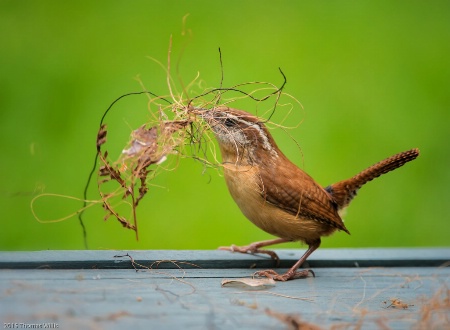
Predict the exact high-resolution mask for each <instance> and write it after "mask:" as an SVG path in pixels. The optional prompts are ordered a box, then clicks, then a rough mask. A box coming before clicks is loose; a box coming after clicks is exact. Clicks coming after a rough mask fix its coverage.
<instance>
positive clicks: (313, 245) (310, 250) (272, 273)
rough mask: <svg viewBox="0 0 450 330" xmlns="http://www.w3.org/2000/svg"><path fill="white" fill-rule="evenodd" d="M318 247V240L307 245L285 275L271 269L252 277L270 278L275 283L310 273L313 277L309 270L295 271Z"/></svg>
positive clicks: (306, 275)
mask: <svg viewBox="0 0 450 330" xmlns="http://www.w3.org/2000/svg"><path fill="white" fill-rule="evenodd" d="M319 246H320V239H319V240H317V241H314V242H313V243H310V244H309V248H308V250H306V252H305V254H303V256H302V257H301V258H300V260H299V261H297V262H296V263H295V265H294V266H292V267H291V268H290V269H289V270H288V271H287V272H286V273H284V274H282V275H280V274H278V273H277V272H276V271H274V270H272V269H268V270H261V271H258V272H256V273H255V274H254V275H253V276H266V277H268V278H271V279H273V280H275V281H283V282H284V281H289V280H293V279H296V278H301V277H308V275H309V273H311V274H312V275H313V276H314V272H313V271H312V270H310V269H305V270H301V271H297V269H298V268H299V267H300V266H301V265H302V264H303V263H304V262H305V261H306V259H307V258H308V257H309V256H310V255H311V253H313V252H314V251H315V250H316V249H317V248H318V247H319Z"/></svg>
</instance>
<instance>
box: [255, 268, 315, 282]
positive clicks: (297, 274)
mask: <svg viewBox="0 0 450 330" xmlns="http://www.w3.org/2000/svg"><path fill="white" fill-rule="evenodd" d="M309 273H311V274H312V276H313V277H316V275H315V274H314V272H313V271H312V270H311V269H305V270H300V271H292V270H288V271H287V272H286V273H284V274H281V275H280V274H278V273H277V272H276V271H274V270H272V269H267V270H260V271H257V272H255V273H254V274H253V276H266V277H268V278H271V279H273V280H275V281H281V282H285V281H289V280H294V279H297V278H305V277H308V275H309Z"/></svg>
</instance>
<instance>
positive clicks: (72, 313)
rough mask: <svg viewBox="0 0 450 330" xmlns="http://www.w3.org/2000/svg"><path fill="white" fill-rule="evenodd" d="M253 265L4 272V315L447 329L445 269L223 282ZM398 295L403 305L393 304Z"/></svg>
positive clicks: (139, 323) (97, 321)
mask: <svg viewBox="0 0 450 330" xmlns="http://www.w3.org/2000/svg"><path fill="white" fill-rule="evenodd" d="M180 266H182V265H180ZM251 272H252V271H250V270H248V269H195V268H191V269H184V270H181V269H163V270H147V271H139V272H135V271H134V270H127V269H60V270H55V269H51V270H50V269H27V270H24V269H22V270H21V269H12V270H9V269H3V270H0V305H1V308H0V318H1V320H2V321H3V322H4V323H12V324H15V323H17V324H20V323H25V324H44V323H46V324H47V322H48V323H50V324H57V325H58V328H59V329H74V328H86V329H124V328H128V327H130V328H154V329H180V328H183V329H203V328H206V329H209V328H211V329H230V328H239V329H284V328H286V329H287V324H286V323H284V322H283V321H282V320H280V319H279V318H277V317H275V316H274V315H278V317H280V318H282V319H283V318H285V319H287V318H288V317H290V318H291V319H295V318H298V319H300V320H303V321H305V322H309V323H313V324H316V325H319V326H321V327H323V328H326V329H329V328H330V327H334V328H336V329H347V328H350V329H353V328H362V329H380V328H383V326H384V327H385V328H392V329H411V328H413V327H414V326H416V327H417V328H418V329H432V328H434V329H445V328H446V326H448V321H449V319H450V306H449V300H448V299H449V298H450V297H449V295H450V293H449V290H448V288H449V287H450V268H448V267H447V268H432V267H428V268H425V267H412V268H409V267H401V268H400V267H394V268H355V267H352V268H320V269H318V270H317V271H316V277H315V278H312V277H310V278H307V279H298V280H295V281H290V282H285V283H277V285H276V286H275V287H273V288H269V289H264V290H245V289H242V288H236V287H221V285H220V283H221V280H222V279H223V278H236V277H248V276H249V275H250V274H251ZM393 298H397V299H400V300H401V301H402V302H403V303H404V304H405V309H403V308H392V307H389V306H390V305H391V304H392V301H391V299H393ZM446 299H447V300H446ZM22 328H24V327H22Z"/></svg>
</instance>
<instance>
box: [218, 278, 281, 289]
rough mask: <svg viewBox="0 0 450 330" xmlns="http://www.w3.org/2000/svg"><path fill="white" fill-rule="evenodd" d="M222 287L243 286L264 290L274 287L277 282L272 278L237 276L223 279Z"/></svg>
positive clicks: (242, 287)
mask: <svg viewBox="0 0 450 330" xmlns="http://www.w3.org/2000/svg"><path fill="white" fill-rule="evenodd" d="M221 285H222V287H225V286H226V287H232V288H241V289H247V290H264V289H269V288H271V287H274V286H275V285H276V282H275V281H274V280H273V279H271V278H261V279H259V278H258V279H257V278H236V279H223V280H222V283H221Z"/></svg>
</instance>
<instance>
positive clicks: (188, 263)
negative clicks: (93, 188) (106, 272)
mask: <svg viewBox="0 0 450 330" xmlns="http://www.w3.org/2000/svg"><path fill="white" fill-rule="evenodd" d="M275 251H276V252H277V253H278V255H279V257H280V259H281V261H280V264H279V266H280V267H290V266H291V265H292V264H293V263H295V261H297V260H298V259H299V258H300V257H301V255H302V254H303V253H304V250H301V249H298V250H297V249H280V250H275ZM126 253H129V254H130V255H131V256H132V257H133V258H134V260H135V262H137V263H139V264H143V265H146V266H149V265H152V264H154V263H155V262H157V261H161V260H167V261H170V260H172V261H177V262H178V263H184V264H183V268H197V267H200V268H207V269H226V268H250V267H257V268H268V267H275V266H276V264H275V262H274V261H273V260H271V259H270V258H268V257H267V256H266V255H250V254H241V253H230V252H228V251H217V250H213V251H205V250H150V251H146V250H137V251H113V250H101V251H98V250H83V251H24V252H16V251H15V252H0V268H3V269H5V268H11V269H34V268H45V267H47V268H52V269H89V268H99V269H126V268H132V265H131V262H130V259H129V258H128V257H116V256H124V255H125V254H126ZM449 260H450V248H401V249H381V248H379V249H373V248H371V249H367V248H366V249H319V250H317V251H315V252H314V253H313V254H312V255H311V257H310V258H309V259H308V263H307V265H305V266H307V267H313V268H320V267H435V266H440V265H442V264H444V263H445V262H448V261H449ZM155 265H156V264H154V266H155ZM177 267H178V266H177V265H176V264H174V263H172V262H162V263H159V264H158V268H165V269H170V268H177Z"/></svg>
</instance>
